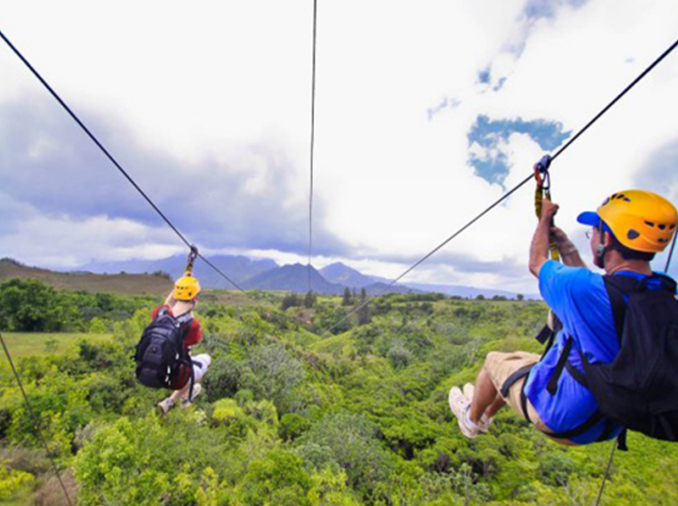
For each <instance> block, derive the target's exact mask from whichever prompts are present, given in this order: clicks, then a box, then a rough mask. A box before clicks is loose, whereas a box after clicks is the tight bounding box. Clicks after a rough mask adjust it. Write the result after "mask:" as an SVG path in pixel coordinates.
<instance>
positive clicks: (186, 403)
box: [181, 383, 202, 409]
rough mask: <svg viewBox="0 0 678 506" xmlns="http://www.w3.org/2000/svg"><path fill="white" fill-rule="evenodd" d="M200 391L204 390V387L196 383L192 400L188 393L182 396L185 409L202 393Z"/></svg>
mask: <svg viewBox="0 0 678 506" xmlns="http://www.w3.org/2000/svg"><path fill="white" fill-rule="evenodd" d="M200 392H202V387H201V386H200V383H196V384H195V385H193V395H192V396H191V398H190V400H189V398H188V394H186V397H182V399H181V407H182V408H184V409H186V408H187V407H189V406H190V405H191V404H192V403H193V401H194V400H195V398H196V397H197V396H198V395H200Z"/></svg>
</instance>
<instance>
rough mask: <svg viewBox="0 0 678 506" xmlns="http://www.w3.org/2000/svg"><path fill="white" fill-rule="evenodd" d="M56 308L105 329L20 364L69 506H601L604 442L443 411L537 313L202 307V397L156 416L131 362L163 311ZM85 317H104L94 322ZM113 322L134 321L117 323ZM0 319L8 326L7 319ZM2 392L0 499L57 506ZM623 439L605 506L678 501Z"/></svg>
mask: <svg viewBox="0 0 678 506" xmlns="http://www.w3.org/2000/svg"><path fill="white" fill-rule="evenodd" d="M16 286H17V285H10V288H12V287H16ZM32 289H33V290H36V293H40V290H39V289H35V288H32ZM7 291H8V289H7V285H3V287H2V288H1V289H0V297H2V300H3V301H4V300H11V297H12V296H11V295H6V293H7ZM9 292H10V294H11V293H15V292H16V291H15V290H10V291H9ZM50 297H51V298H52V299H53V301H52V302H50V303H49V304H55V305H56V307H57V308H60V309H59V310H60V311H63V312H68V311H69V309H68V308H65V307H61V306H64V305H68V304H76V305H77V307H78V308H80V309H79V310H78V312H79V313H80V314H81V319H80V320H78V319H74V320H72V321H75V322H80V323H79V324H81V325H82V327H81V328H83V329H87V330H89V329H91V326H92V322H93V321H94V320H95V319H98V320H99V321H100V322H101V324H102V325H103V326H104V327H110V328H111V329H112V332H113V339H111V340H110V341H109V342H103V343H88V342H87V341H83V342H82V343H80V345H79V346H78V348H77V351H74V352H73V353H72V354H65V355H63V354H62V355H59V356H54V355H47V356H43V357H29V358H24V359H22V360H21V361H20V367H19V369H20V371H21V374H22V378H23V381H24V383H25V386H26V388H27V391H28V394H29V396H30V398H31V401H32V403H33V407H34V409H35V411H36V412H37V414H38V416H39V419H40V424H41V426H42V429H43V431H44V433H45V435H46V437H47V440H48V441H49V443H50V445H51V447H52V451H53V453H54V455H55V457H56V460H57V463H58V464H59V466H61V468H62V469H63V470H64V475H65V480H66V484H67V486H68V487H69V489H70V490H71V492H72V494H73V495H76V492H77V496H78V504H79V505H81V506H90V505H91V506H94V505H120V506H123V505H149V506H150V505H172V506H180V505H183V506H188V505H197V506H217V505H233V506H235V505H262V506H263V505H344V506H348V505H360V504H366V505H394V506H395V505H398V506H405V505H424V504H427V505H441V506H442V505H474V504H478V505H479V504H490V505H495V506H496V505H515V506H517V505H570V504H575V505H590V504H592V503H593V502H594V501H595V497H596V494H597V492H598V488H599V486H600V482H601V479H602V474H603V471H604V467H605V464H606V462H607V458H608V456H609V451H610V449H611V446H610V444H609V443H608V444H605V445H593V446H589V447H586V448H564V447H560V446H557V445H556V444H554V443H552V442H551V441H549V440H547V439H546V438H545V437H544V436H542V435H540V434H539V433H537V432H536V431H535V430H534V429H532V428H530V427H528V426H527V425H526V423H525V422H523V421H522V420H521V419H520V418H519V417H518V416H516V415H514V414H512V413H510V412H508V411H507V412H503V413H501V414H500V415H499V416H498V417H497V419H496V420H495V421H494V423H493V426H492V428H491V432H490V434H488V435H487V436H485V437H479V438H478V439H476V440H475V441H468V440H466V439H464V438H463V437H462V436H461V434H460V433H459V430H458V428H457V426H456V423H455V421H454V420H453V417H452V416H451V414H450V413H449V409H448V407H447V392H448V390H449V388H450V387H451V386H452V385H454V384H463V383H464V382H466V381H471V380H472V379H473V378H474V376H475V374H476V373H477V371H478V369H479V368H480V366H481V364H482V359H483V357H484V355H485V353H486V352H487V351H489V350H513V349H527V350H532V351H537V350H538V346H537V345H536V343H535V342H534V341H533V340H532V339H531V336H532V335H533V334H534V333H535V332H536V330H538V328H539V327H540V326H541V325H542V322H543V319H544V316H545V307H544V306H543V304H541V303H538V302H533V301H467V300H450V299H445V298H443V297H440V296H427V295H423V296H422V295H416V296H414V295H412V296H409V295H388V296H382V297H379V298H378V299H376V300H374V301H371V302H370V305H369V311H367V312H362V313H361V314H356V315H355V316H354V317H352V318H350V319H348V320H347V321H345V322H342V323H340V322H341V320H342V319H343V317H344V316H345V315H346V312H347V311H349V310H350V309H351V308H352V307H354V305H355V304H357V303H359V302H360V298H359V297H357V298H356V300H354V301H351V300H348V301H347V300H346V298H345V297H344V298H343V299H342V297H334V298H328V297H320V298H318V300H314V301H310V302H309V304H303V303H301V304H300V305H296V304H295V305H289V304H287V303H286V304H285V305H286V307H287V308H286V309H285V311H281V310H280V309H279V308H280V307H281V303H282V300H281V299H280V298H279V299H277V304H276V305H275V307H272V306H271V305H270V304H268V305H261V306H248V307H235V306H224V305H220V304H217V303H210V302H205V303H202V304H201V305H200V306H199V317H200V319H201V321H202V323H203V328H204V330H205V340H204V342H203V343H202V344H201V345H199V346H198V347H196V348H195V349H194V352H202V351H207V352H209V353H210V354H212V356H213V358H214V361H213V363H212V366H211V368H210V370H209V372H208V374H207V376H206V379H205V387H206V389H205V392H204V393H203V394H202V395H201V396H200V397H199V399H198V401H197V402H196V404H195V405H194V406H193V407H191V408H190V409H186V410H182V409H175V410H174V411H172V412H170V414H169V415H168V416H166V417H161V416H159V415H158V413H157V412H156V411H155V409H154V407H155V403H156V402H157V401H158V400H160V399H161V398H162V397H163V395H164V393H163V392H160V391H154V390H149V389H145V388H143V387H141V386H140V385H138V384H136V383H135V381H134V375H133V363H132V361H131V360H130V355H131V354H132V350H133V347H134V345H135V344H136V341H137V339H138V337H139V335H140V332H141V330H142V329H143V327H144V326H145V325H146V324H147V322H148V320H149V313H150V308H151V307H152V305H153V304H155V303H158V302H159V300H149V299H142V298H125V299H122V298H116V297H113V299H112V301H113V302H112V305H109V306H105V307H102V306H101V305H100V304H99V302H97V301H99V300H102V299H101V297H103V296H101V295H87V294H66V293H63V292H50ZM107 297H108V296H107ZM269 300H272V296H269ZM54 301H58V302H54ZM288 302H289V300H288ZM49 304H48V305H47V306H46V307H49ZM306 305H313V306H314V307H312V308H309V307H305V306H306ZM84 307H90V308H94V307H98V308H100V309H101V313H98V312H96V311H95V313H97V314H96V316H91V318H89V319H88V316H89V315H90V314H91V312H90V313H87V312H84V313H85V314H83V311H82V308H84ZM119 309H122V310H124V311H129V314H128V315H127V316H126V317H125V318H118V317H117V316H116V317H115V318H113V317H112V316H111V315H112V312H113V311H116V310H119ZM2 315H4V316H2V318H5V319H4V320H2V322H3V323H2V324H3V325H8V321H10V319H11V315H10V316H8V313H2ZM338 323H340V324H339V325H337V324H338ZM333 325H336V328H335V329H334V333H333V334H329V333H322V331H323V330H324V329H326V328H328V327H330V326H333ZM76 327H77V326H76ZM3 328H6V327H3ZM20 330H23V329H20ZM0 381H1V383H2V395H1V397H0V443H2V448H1V449H0V501H2V500H3V499H4V500H7V501H9V500H16V501H18V500H19V499H17V498H20V497H24V498H26V502H15V503H13V504H41V505H50V506H58V505H61V504H66V503H65V502H64V499H63V493H62V492H61V490H60V489H59V488H58V487H57V484H56V482H55V481H54V479H53V478H50V472H49V465H48V464H49V462H48V461H47V460H46V457H45V454H44V452H43V451H42V450H41V449H40V445H39V442H38V439H37V438H36V435H35V430H34V427H33V424H32V422H31V419H30V417H29V416H28V414H27V412H26V407H25V405H24V403H23V401H22V398H21V394H20V391H19V389H18V386H17V385H16V383H15V382H14V380H13V379H12V377H11V374H10V371H9V369H8V368H0ZM629 444H630V447H631V451H630V452H628V453H617V455H616V456H615V461H614V464H613V466H612V479H611V481H610V482H609V483H608V485H607V487H606V490H605V504H615V505H632V504H659V505H675V504H678V472H677V471H676V469H678V454H677V453H676V450H675V448H672V447H671V446H670V445H669V444H664V443H660V442H657V441H652V440H649V439H647V438H644V437H640V436H636V435H632V436H631V437H630V441H629ZM28 491H30V493H29V492H28ZM22 493H24V494H25V495H23V496H22V495H21V494H22ZM11 498H15V499H11ZM29 498H30V499H29Z"/></svg>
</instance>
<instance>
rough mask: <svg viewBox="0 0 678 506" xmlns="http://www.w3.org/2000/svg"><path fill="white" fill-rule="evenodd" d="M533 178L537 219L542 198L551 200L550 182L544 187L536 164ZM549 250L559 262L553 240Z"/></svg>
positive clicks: (539, 215) (539, 216)
mask: <svg viewBox="0 0 678 506" xmlns="http://www.w3.org/2000/svg"><path fill="white" fill-rule="evenodd" d="M534 178H535V179H536V181H537V187H536V189H535V191H534V211H535V214H536V215H537V219H539V218H541V208H542V202H543V201H544V199H546V200H548V201H549V202H551V184H550V181H549V184H548V186H547V187H546V188H545V187H544V178H542V176H541V174H540V173H539V168H538V166H537V165H535V166H534ZM554 224H555V223H554V222H553V220H551V226H553V225H554ZM549 251H550V252H551V259H552V260H555V261H556V262H560V253H559V252H558V247H557V246H556V243H555V242H552V243H550V244H549Z"/></svg>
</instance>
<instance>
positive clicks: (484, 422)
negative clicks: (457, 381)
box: [464, 383, 492, 434]
mask: <svg viewBox="0 0 678 506" xmlns="http://www.w3.org/2000/svg"><path fill="white" fill-rule="evenodd" d="M475 390H476V388H475V387H474V386H473V385H472V384H471V383H466V385H464V397H466V400H467V401H468V402H469V404H472V403H473V393H474V392H475ZM476 425H477V426H478V430H479V431H480V432H482V433H483V434H487V432H488V431H489V430H490V425H492V418H488V417H487V415H486V414H485V413H483V416H481V417H480V420H478V423H477V424H476Z"/></svg>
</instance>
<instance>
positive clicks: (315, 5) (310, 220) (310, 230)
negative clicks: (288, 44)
mask: <svg viewBox="0 0 678 506" xmlns="http://www.w3.org/2000/svg"><path fill="white" fill-rule="evenodd" d="M317 26H318V0H313V60H312V61H313V65H312V69H313V70H312V77H311V153H310V173H311V180H310V189H309V194H308V291H309V292H310V291H311V288H312V287H311V270H312V269H313V267H312V266H311V259H312V258H313V159H314V156H313V155H314V148H315V53H316V40H317Z"/></svg>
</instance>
